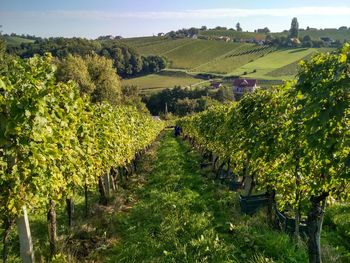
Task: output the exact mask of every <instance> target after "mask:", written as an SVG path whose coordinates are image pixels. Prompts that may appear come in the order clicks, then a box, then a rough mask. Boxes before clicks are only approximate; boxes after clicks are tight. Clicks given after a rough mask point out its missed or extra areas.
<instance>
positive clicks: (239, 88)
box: [233, 79, 260, 94]
mask: <svg viewBox="0 0 350 263" xmlns="http://www.w3.org/2000/svg"><path fill="white" fill-rule="evenodd" d="M258 88H260V87H259V86H258V82H257V80H256V79H235V80H234V81H233V92H234V93H236V94H243V93H246V92H253V91H255V90H256V89H258Z"/></svg>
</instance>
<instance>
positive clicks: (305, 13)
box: [0, 0, 350, 38]
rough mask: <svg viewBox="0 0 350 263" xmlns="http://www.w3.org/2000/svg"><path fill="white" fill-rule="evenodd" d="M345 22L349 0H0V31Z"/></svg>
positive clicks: (136, 31) (122, 31) (136, 32)
mask: <svg viewBox="0 0 350 263" xmlns="http://www.w3.org/2000/svg"><path fill="white" fill-rule="evenodd" d="M293 17H297V18H298V22H299V27H300V28H306V27H307V26H309V27H315V28H339V27H341V26H347V27H350V0H333V1H329V0H317V1H316V0H282V1H281V0H240V1H236V0H211V1H209V0H200V1H199V0H195V1H191V0H172V1H167V0H0V25H2V28H1V31H2V33H3V34H4V33H8V34H9V33H16V34H29V35H35V36H40V37H58V36H63V37H73V36H76V37H85V38H97V37H98V36H103V35H113V36H117V35H120V36H123V37H136V36H151V35H153V34H157V33H159V32H164V33H166V32H169V31H171V30H178V29H181V28H190V27H201V26H207V27H208V28H214V27H216V26H224V27H227V28H235V25H236V24H237V23H238V22H239V23H240V25H241V27H242V29H243V31H254V30H255V29H258V28H264V27H268V28H269V29H270V30H271V31H272V32H280V31H283V30H286V29H287V30H288V29H289V28H290V24H291V20H292V18H293Z"/></svg>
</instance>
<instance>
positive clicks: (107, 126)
mask: <svg viewBox="0 0 350 263" xmlns="http://www.w3.org/2000/svg"><path fill="white" fill-rule="evenodd" d="M8 67H9V69H8V74H7V75H5V76H3V77H2V78H1V80H0V109H1V111H0V119H1V123H0V131H1V132H0V134H1V137H0V178H1V180H0V188H1V192H0V204H1V206H0V215H1V218H0V219H1V222H2V228H3V233H2V234H3V239H2V240H3V246H2V248H3V260H4V262H6V258H7V255H8V251H9V236H10V234H11V231H14V230H13V228H14V225H15V224H17V231H18V235H19V241H20V247H21V257H22V260H23V262H32V261H33V260H34V253H33V247H32V239H31V236H30V226H29V223H28V217H29V218H30V216H31V215H35V214H37V213H41V212H46V213H47V219H48V225H49V226H48V229H49V232H48V236H49V243H50V251H51V255H55V254H56V253H57V242H58V241H57V240H58V237H57V228H59V225H57V220H56V208H57V206H61V205H62V204H63V203H65V202H66V203H67V213H68V218H69V224H70V225H71V220H72V216H73V215H72V213H73V209H72V206H73V203H74V196H75V193H77V192H84V193H85V195H84V196H85V211H86V215H88V214H89V211H88V210H89V205H88V203H89V196H88V193H89V191H90V192H91V190H92V189H95V188H97V187H98V189H99V192H100V200H99V202H100V203H101V204H107V201H108V197H109V195H110V194H111V192H113V191H115V190H116V187H117V186H116V184H115V183H116V178H117V177H118V178H119V176H122V175H124V176H127V175H128V172H129V171H130V170H131V169H132V167H134V165H135V163H134V162H135V160H136V159H137V158H138V157H139V156H140V155H141V154H142V153H143V152H144V151H145V149H146V148H147V147H148V146H149V145H150V144H151V143H152V142H153V141H154V140H155V138H156V137H157V136H158V134H159V132H160V131H161V130H162V129H163V123H162V122H160V121H157V120H153V119H152V118H151V116H148V115H146V114H144V113H140V112H138V111H137V110H136V108H133V107H128V106H111V105H110V104H108V103H106V102H102V103H98V104H92V103H90V102H89V99H88V98H85V97H81V96H80V95H79V91H78V89H77V87H76V85H75V84H74V83H73V82H68V83H67V84H64V83H56V82H55V78H54V68H53V64H52V58H51V56H49V55H47V56H46V57H44V58H41V57H39V56H36V57H33V58H31V59H29V60H27V61H24V60H19V59H18V60H13V61H12V63H11V65H9V66H8Z"/></svg>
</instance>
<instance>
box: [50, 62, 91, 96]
mask: <svg viewBox="0 0 350 263" xmlns="http://www.w3.org/2000/svg"><path fill="white" fill-rule="evenodd" d="M56 78H57V80H58V81H61V82H68V81H69V80H73V81H75V83H76V84H77V85H78V87H79V90H80V92H81V93H82V94H87V95H91V94H92V93H93V92H94V90H95V89H96V86H95V84H94V83H93V82H92V80H91V77H90V73H89V70H88V67H87V65H86V62H85V60H84V59H83V58H82V57H80V56H73V55H68V56H67V57H66V58H63V59H62V60H60V61H58V65H57V71H56Z"/></svg>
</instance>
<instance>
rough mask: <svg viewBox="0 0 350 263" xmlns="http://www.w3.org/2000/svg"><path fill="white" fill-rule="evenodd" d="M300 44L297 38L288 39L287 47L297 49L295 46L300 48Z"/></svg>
mask: <svg viewBox="0 0 350 263" xmlns="http://www.w3.org/2000/svg"><path fill="white" fill-rule="evenodd" d="M300 44H301V42H300V40H299V38H297V37H293V38H290V39H289V41H288V46H289V47H297V46H300Z"/></svg>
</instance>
